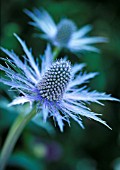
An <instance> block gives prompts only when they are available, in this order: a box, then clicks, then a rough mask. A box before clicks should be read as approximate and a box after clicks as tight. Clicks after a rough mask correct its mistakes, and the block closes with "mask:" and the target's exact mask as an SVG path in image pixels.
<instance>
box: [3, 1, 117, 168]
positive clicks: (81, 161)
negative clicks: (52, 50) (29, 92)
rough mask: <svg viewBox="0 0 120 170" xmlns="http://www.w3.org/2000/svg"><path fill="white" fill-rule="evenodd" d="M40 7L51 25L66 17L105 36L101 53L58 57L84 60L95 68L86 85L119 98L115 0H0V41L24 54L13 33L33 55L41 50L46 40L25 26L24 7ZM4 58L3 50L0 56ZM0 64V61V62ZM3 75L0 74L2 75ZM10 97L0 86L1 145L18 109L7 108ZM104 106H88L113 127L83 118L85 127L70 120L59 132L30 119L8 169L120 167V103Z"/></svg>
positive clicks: (100, 45)
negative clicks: (45, 12)
mask: <svg viewBox="0 0 120 170" xmlns="http://www.w3.org/2000/svg"><path fill="white" fill-rule="evenodd" d="M34 7H36V8H40V7H43V8H45V9H46V10H48V12H49V13H50V14H51V15H52V16H53V18H54V20H55V22H56V23H58V22H59V21H60V19H62V18H64V17H67V18H70V19H72V20H73V21H74V22H75V23H76V25H77V26H78V28H80V27H82V26H83V25H86V24H91V25H93V28H94V29H93V31H92V32H91V33H90V34H89V35H99V36H105V37H108V38H109V43H108V44H99V45H97V47H99V48H100V49H101V53H100V54H95V53H84V54H81V57H80V58H78V57H77V56H75V55H73V54H70V53H69V52H67V51H62V52H61V53H60V57H63V56H64V55H66V54H67V55H68V56H69V59H70V60H71V61H72V63H73V64H74V63H76V62H78V63H81V62H85V63H86V64H87V67H86V70H87V71H91V72H93V71H97V72H100V74H99V76H97V77H96V78H95V79H94V80H92V81H91V83H90V86H91V89H96V90H98V91H106V92H107V93H111V94H112V95H113V96H114V97H117V98H120V2H119V1H117V0H116V1H115V0H111V1H110V0H109V1H107V0H102V1H100V0H74V1H73V0H66V1H65V0H63V1H62V0H1V16H0V18H1V23H0V26H1V32H0V36H1V38H0V40H1V45H2V46H3V47H5V48H8V49H14V51H15V52H16V53H17V54H23V52H22V49H21V47H20V45H19V43H18V42H17V41H16V39H15V37H14V36H13V33H17V34H18V35H19V36H20V37H21V38H22V39H24V40H25V41H26V42H27V44H28V46H29V47H32V49H33V54H34V56H35V57H38V56H39V55H40V54H43V53H44V50H45V48H46V42H45V41H44V40H41V39H38V38H35V37H34V34H35V33H36V32H38V31H36V30H35V29H34V28H33V27H32V26H30V25H28V22H29V20H30V19H29V18H28V17H27V16H26V15H25V14H24V12H23V10H24V9H25V8H27V9H30V10H32V9H33V8H34ZM1 56H3V54H2V55H1ZM0 62H2V61H0ZM2 74H3V73H1V75H2ZM13 97H14V94H13V93H12V92H10V91H8V87H7V86H4V85H3V84H0V149H1V147H2V145H3V143H4V140H5V137H6V135H7V132H8V130H9V128H10V126H11V124H12V122H13V121H14V119H15V117H16V113H19V112H20V111H23V107H22V106H20V107H11V108H7V103H9V102H10V101H11V100H12V99H13ZM104 104H105V107H103V106H98V105H96V104H94V105H92V106H91V108H93V109H94V110H95V111H97V112H99V113H102V114H103V119H105V120H106V121H107V122H108V124H109V125H110V126H111V127H112V129H113V130H112V131H110V130H109V129H107V128H106V127H104V126H103V125H100V124H98V123H96V122H94V121H92V120H87V119H84V120H83V121H84V124H85V127H86V128H85V130H82V129H81V128H80V127H79V126H78V124H77V123H75V122H74V121H72V120H71V127H68V125H67V124H66V126H65V129H64V132H63V133H61V132H60V131H59V129H58V127H57V126H56V127H55V126H54V123H53V122H52V121H51V120H50V121H49V122H51V124H52V125H53V126H52V125H51V124H47V125H46V127H45V128H40V127H38V126H36V125H35V124H33V123H30V124H29V125H28V126H27V127H26V128H25V130H24V131H23V133H22V135H21V137H20V139H19V140H18V142H17V144H16V147H15V149H14V152H13V154H12V156H11V158H10V160H9V163H8V166H7V168H6V169H7V170H119V169H120V107H119V103H117V102H104Z"/></svg>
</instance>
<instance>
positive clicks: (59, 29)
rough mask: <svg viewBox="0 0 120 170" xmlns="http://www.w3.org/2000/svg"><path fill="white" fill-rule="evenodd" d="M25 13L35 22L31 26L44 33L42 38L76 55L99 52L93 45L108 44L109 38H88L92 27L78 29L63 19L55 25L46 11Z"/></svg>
mask: <svg viewBox="0 0 120 170" xmlns="http://www.w3.org/2000/svg"><path fill="white" fill-rule="evenodd" d="M25 13H26V14H27V15H28V16H29V17H30V18H31V19H32V20H33V22H30V24H31V25H33V26H34V27H36V28H38V29H39V30H41V31H42V32H43V33H44V34H41V35H40V37H41V38H44V39H46V40H48V41H50V42H51V43H52V44H53V45H55V46H57V47H59V48H67V49H68V50H70V51H71V52H74V53H78V52H82V51H94V52H99V49H98V48H96V47H94V46H92V44H96V43H103V42H107V38H104V37H98V36H94V37H88V36H87V35H86V34H87V33H88V32H89V31H91V29H92V27H91V26H90V25H86V26H83V27H82V28H80V29H77V26H76V25H75V23H74V22H73V21H71V20H69V19H62V20H61V21H60V22H59V23H58V24H55V22H54V21H53V19H52V17H51V16H50V15H49V14H48V12H47V11H45V10H44V9H41V10H38V9H34V11H33V12H31V11H29V10H25Z"/></svg>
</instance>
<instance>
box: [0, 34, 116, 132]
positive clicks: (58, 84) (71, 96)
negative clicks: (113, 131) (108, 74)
mask: <svg viewBox="0 0 120 170" xmlns="http://www.w3.org/2000/svg"><path fill="white" fill-rule="evenodd" d="M15 36H16V38H17V39H18V41H19V42H20V44H21V46H22V48H23V50H24V52H25V55H24V56H23V60H24V61H22V60H20V58H19V57H18V56H17V55H16V54H15V53H14V52H13V51H8V50H6V49H4V48H2V51H3V52H4V53H6V54H7V55H8V56H9V58H7V59H4V60H5V61H6V64H7V67H5V66H2V65H0V70H2V71H4V72H5V73H6V76H5V78H1V79H0V82H2V83H4V84H6V85H8V86H10V87H11V89H14V90H16V91H18V92H20V96H18V97H17V98H16V99H14V100H13V101H12V102H11V103H10V104H9V106H12V105H16V104H24V103H26V102H29V103H30V104H31V107H32V106H33V105H34V104H36V103H37V110H36V112H37V114H36V117H35V118H34V120H37V119H38V118H39V117H41V115H42V116H43V120H44V121H46V119H47V118H48V117H51V116H52V117H53V119H54V121H56V122H57V123H58V125H59V127H60V130H61V131H63V125H64V121H66V122H68V124H69V125H70V121H69V119H70V118H72V119H74V120H75V121H76V122H78V124H79V125H80V126H81V127H82V128H84V126H83V123H82V117H87V118H90V119H93V120H96V121H98V122H100V123H102V124H104V125H106V126H107V127H109V126H108V125H107V124H106V122H105V121H103V120H101V119H100V118H99V116H98V114H97V113H94V112H92V111H91V110H90V108H89V107H88V106H86V104H90V103H91V102H94V103H98V104H102V103H101V102H100V100H113V101H118V100H117V99H115V98H113V97H111V96H110V95H107V94H105V93H99V92H97V91H89V90H88V89H87V87H86V86H85V85H83V84H85V83H88V82H89V79H91V78H93V77H95V76H96V75H97V73H88V74H87V73H82V72H81V70H82V68H83V67H84V66H85V65H84V64H76V65H74V66H71V64H70V62H69V61H67V60H66V59H60V60H57V61H55V62H53V56H52V53H51V49H50V46H49V45H48V46H47V49H46V51H45V55H44V56H42V58H41V67H40V66H39V64H38V63H37V62H35V60H34V58H33V56H32V53H31V50H28V48H27V46H26V44H25V43H24V42H23V41H22V40H21V39H20V38H19V37H18V36H17V35H15ZM82 85H83V86H82ZM21 95H22V96H21Z"/></svg>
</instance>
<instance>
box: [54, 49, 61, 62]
mask: <svg viewBox="0 0 120 170" xmlns="http://www.w3.org/2000/svg"><path fill="white" fill-rule="evenodd" d="M60 51H61V48H59V47H55V48H54V50H53V59H54V60H56V58H57V57H58V55H59V53H60Z"/></svg>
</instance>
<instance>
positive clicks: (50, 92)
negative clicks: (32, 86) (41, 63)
mask: <svg viewBox="0 0 120 170" xmlns="http://www.w3.org/2000/svg"><path fill="white" fill-rule="evenodd" d="M70 70H71V66H70V63H69V62H68V61H64V60H60V61H57V62H55V63H54V64H52V66H51V67H50V68H49V69H48V70H47V71H46V73H45V75H44V76H43V78H42V79H41V81H40V82H39V83H38V84H37V88H38V89H39V92H40V95H41V96H42V97H43V98H45V99H47V100H49V101H60V100H61V99H62V97H63V94H64V92H65V89H66V87H67V85H68V83H69V80H70Z"/></svg>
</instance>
